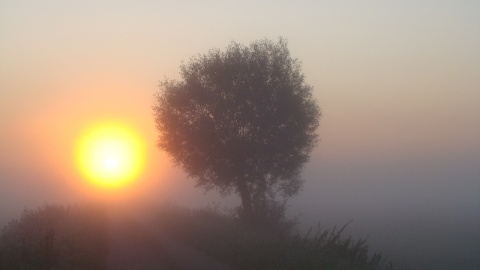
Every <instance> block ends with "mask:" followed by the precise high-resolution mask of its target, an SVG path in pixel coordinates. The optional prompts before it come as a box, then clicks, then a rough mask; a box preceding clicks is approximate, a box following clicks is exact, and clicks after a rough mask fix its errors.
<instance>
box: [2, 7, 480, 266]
mask: <svg viewBox="0 0 480 270" xmlns="http://www.w3.org/2000/svg"><path fill="white" fill-rule="evenodd" d="M478 14H480V2H477V1H467V0H461V1H397V2H394V1H388V2H385V1H368V2H365V1H361V2H360V1H295V2H288V3H287V2H282V3H279V2H277V1H263V2H262V3H257V2H255V1H247V2H238V1H237V2H233V1H203V2H198V3H197V2H195V1H183V2H179V1H171V2H167V1H135V2H133V1H132V2H127V1H101V2H97V1H82V2H77V3H72V2H68V3H67V2H64V1H42V2H38V1H3V2H2V3H0V33H1V35H0V59H1V62H0V124H1V132H0V149H1V151H0V225H2V226H3V225H5V224H6V222H7V221H8V220H10V219H12V218H15V217H17V216H18V215H19V214H20V213H21V211H22V210H23V209H24V207H29V208H34V207H36V206H39V205H42V204H43V203H75V202H79V201H85V200H91V199H103V198H119V199H125V198H146V199H148V200H153V201H156V202H163V201H165V200H167V201H172V202H176V203H178V204H182V205H186V206H198V205H207V204H208V203H210V202H212V201H217V202H221V203H224V202H225V205H226V206H228V207H232V206H235V205H236V204H237V203H238V199H236V198H225V199H223V198H221V197H220V196H219V195H218V194H216V193H215V192H210V193H207V194H204V192H203V191H202V190H199V189H195V188H194V182H193V181H192V180H191V179H185V175H184V173H183V172H182V171H181V170H180V169H178V168H175V167H174V166H173V164H172V163H171V162H170V161H169V159H168V157H166V156H165V155H164V154H162V153H161V152H160V151H159V150H158V149H157V148H156V147H155V144H156V137H157V134H156V130H155V125H154V121H153V112H152V105H153V104H154V101H155V99H154V94H155V93H156V92H157V91H158V84H159V81H160V80H163V79H164V77H167V78H173V79H176V78H179V65H180V64H181V62H182V61H185V62H186V61H188V60H189V59H190V57H192V56H194V55H196V54H198V53H206V52H207V51H208V50H209V49H212V48H220V49H224V48H225V47H226V46H227V45H228V44H229V43H230V42H231V41H236V42H239V43H242V44H249V43H250V42H252V41H254V40H257V39H261V38H265V37H266V38H269V39H272V40H275V39H277V37H279V36H283V37H285V38H286V39H287V40H288V45H289V49H290V52H291V54H292V56H293V57H295V58H298V59H299V60H301V61H302V66H303V72H304V74H305V75H306V78H305V80H306V82H307V83H308V84H310V85H312V86H313V88H314V94H315V96H316V98H317V99H318V102H319V104H320V107H321V109H322V114H323V116H322V118H321V122H320V128H319V131H318V132H319V134H320V138H321V141H320V142H319V144H318V146H317V147H316V148H315V150H314V151H313V153H312V156H311V159H310V161H309V163H308V164H307V166H306V168H305V170H304V173H303V176H304V179H305V184H304V187H303V189H302V190H301V192H300V193H299V194H298V195H297V196H296V197H294V198H293V199H291V200H290V205H291V206H290V208H289V213H290V214H291V215H292V216H296V215H298V214H299V213H303V214H301V216H300V217H299V219H300V221H302V224H303V225H302V226H303V227H309V226H316V223H317V222H318V221H320V222H321V223H322V225H324V226H333V225H335V224H337V225H343V224H344V223H346V222H347V221H349V220H350V219H353V220H354V222H353V223H352V224H351V225H349V233H352V234H354V235H356V236H360V237H368V241H369V243H370V244H371V246H372V248H373V249H374V250H375V251H383V252H385V253H387V254H391V256H392V258H393V259H394V261H395V262H397V261H398V262H399V264H400V265H402V264H407V265H408V266H409V267H410V268H409V269H423V268H421V267H422V266H423V267H425V266H427V265H428V266H430V267H433V266H435V267H434V268H435V269H441V268H440V267H446V268H445V269H477V268H480V256H479V255H478V247H479V246H480V229H479V228H480V196H479V194H480V140H479V138H480V35H479V33H480V16H478ZM107 120H116V121H122V122H125V123H126V124H127V125H129V126H130V127H131V128H132V129H135V132H136V133H138V134H139V136H141V140H142V141H143V142H144V144H145V145H146V149H145V151H146V153H145V166H144V167H145V170H144V171H143V172H142V173H141V175H140V177H139V178H138V180H137V181H135V182H134V183H133V184H132V185H131V186H129V188H128V189H126V190H121V191H116V192H114V191H105V190H103V189H100V188H98V187H95V186H92V185H91V184H90V183H89V182H88V181H85V180H84V179H83V176H82V174H81V172H80V171H79V169H78V165H77V164H76V163H75V155H76V153H75V147H76V145H77V143H78V141H79V140H80V137H81V136H82V134H83V133H84V132H85V130H87V129H88V128H90V127H91V125H93V124H95V123H97V122H101V121H107ZM221 207H223V206H221ZM437 265H440V266H437ZM430 269H433V268H430Z"/></svg>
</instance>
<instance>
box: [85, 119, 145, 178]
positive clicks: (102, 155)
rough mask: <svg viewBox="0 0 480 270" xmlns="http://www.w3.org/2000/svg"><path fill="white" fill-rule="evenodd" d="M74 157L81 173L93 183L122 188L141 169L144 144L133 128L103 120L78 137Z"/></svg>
mask: <svg viewBox="0 0 480 270" xmlns="http://www.w3.org/2000/svg"><path fill="white" fill-rule="evenodd" d="M76 159H77V165H78V167H79V169H80V171H81V173H82V174H83V175H84V176H85V177H86V178H87V179H88V180H89V181H90V182H92V183H93V184H95V185H98V186H103V187H122V186H125V185H127V184H129V183H131V182H132V181H133V180H135V178H136V177H138V175H139V174H140V172H141V170H142V169H143V166H144V147H143V144H142V140H141V139H140V137H139V136H138V135H137V134H136V133H135V132H134V130H133V129H131V128H128V127H127V126H125V125H121V124H119V123H106V124H101V125H97V126H95V127H93V128H92V129H90V130H89V131H88V132H86V134H85V135H84V136H83V137H82V138H81V139H80V141H79V143H78V147H77V151H76Z"/></svg>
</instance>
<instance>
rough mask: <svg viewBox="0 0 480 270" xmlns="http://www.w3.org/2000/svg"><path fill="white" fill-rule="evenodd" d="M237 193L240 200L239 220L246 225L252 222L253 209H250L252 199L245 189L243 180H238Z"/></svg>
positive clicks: (245, 185)
mask: <svg viewBox="0 0 480 270" xmlns="http://www.w3.org/2000/svg"><path fill="white" fill-rule="evenodd" d="M237 188H238V193H239V194H240V199H241V200H242V215H241V216H240V218H241V219H243V220H244V221H246V222H247V223H252V222H253V207H252V198H251V196H250V192H249V190H248V187H247V182H246V181H245V179H239V180H238V182H237Z"/></svg>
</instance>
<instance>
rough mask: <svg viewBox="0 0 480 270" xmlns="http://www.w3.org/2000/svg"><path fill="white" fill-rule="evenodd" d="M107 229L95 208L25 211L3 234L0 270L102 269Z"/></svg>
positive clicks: (55, 207)
mask: <svg viewBox="0 0 480 270" xmlns="http://www.w3.org/2000/svg"><path fill="white" fill-rule="evenodd" d="M106 226H107V223H106V215H105V213H104V211H102V210H101V209H100V208H98V207H96V206H69V207H64V206H57V205H46V206H44V207H41V208H38V209H37V210H25V211H24V212H23V214H22V216H21V217H20V219H18V220H12V221H10V222H9V223H8V225H7V226H6V227H5V228H4V229H3V231H2V234H1V238H0V269H25V270H27V269H32V270H33V269H35V270H43V269H45V270H54V269H104V267H105V256H106V252H107V234H106V232H107V227H106Z"/></svg>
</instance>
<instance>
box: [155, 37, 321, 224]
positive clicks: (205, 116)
mask: <svg viewBox="0 0 480 270" xmlns="http://www.w3.org/2000/svg"><path fill="white" fill-rule="evenodd" d="M180 75H181V79H180V80H169V79H165V80H164V81H162V82H161V84H160V88H161V90H160V91H159V92H158V94H157V96H156V104H155V106H154V114H155V122H156V126H157V130H158V135H159V136H158V147H159V148H160V149H162V150H164V151H166V152H167V153H168V154H169V155H170V157H171V158H172V160H173V162H174V163H175V164H176V165H178V166H180V167H182V168H183V169H184V170H185V172H186V173H187V174H188V176H190V177H192V178H194V179H195V180H196V183H197V185H198V186H200V187H203V188H205V189H212V188H218V189H219V190H220V191H222V192H224V193H230V192H232V191H234V192H237V193H238V194H239V195H240V198H241V200H242V210H243V213H244V215H245V216H246V217H247V218H252V217H253V216H254V215H255V213H259V212H260V211H262V210H264V209H265V207H266V204H267V203H268V200H269V198H273V197H275V196H282V197H289V196H291V195H294V194H295V193H297V192H298V191H299V189H300V187H301V185H302V179H301V176H300V172H301V170H302V168H303V166H304V164H305V163H306V162H307V161H308V159H309V155H310V152H311V150H312V149H313V147H314V146H315V144H316V142H317V137H318V135H317V133H316V130H317V127H318V124H319V118H320V108H319V106H318V104H317V102H316V100H315V99H314V98H313V95H312V87H311V86H310V85H308V84H306V83H305V81H304V75H303V73H302V70H301V63H300V62H299V61H298V60H297V59H293V58H292V57H291V56H290V52H289V50H288V48H287V42H286V41H285V40H284V39H281V38H280V39H279V40H278V41H277V42H273V41H270V40H267V39H264V40H259V41H255V42H253V43H251V44H250V45H249V46H244V45H241V44H238V43H235V42H232V43H231V44H230V45H229V46H228V47H227V48H226V50H224V51H222V50H219V49H213V50H210V51H209V52H208V53H206V54H200V55H197V56H194V57H192V58H191V59H190V61H189V62H188V63H183V64H182V65H181V72H180Z"/></svg>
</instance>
